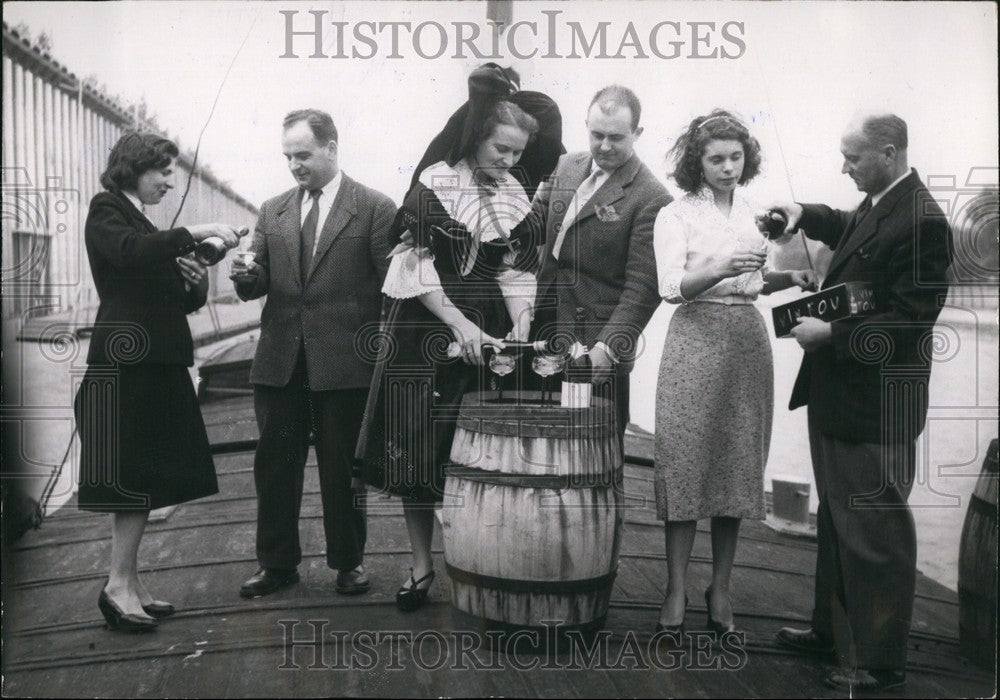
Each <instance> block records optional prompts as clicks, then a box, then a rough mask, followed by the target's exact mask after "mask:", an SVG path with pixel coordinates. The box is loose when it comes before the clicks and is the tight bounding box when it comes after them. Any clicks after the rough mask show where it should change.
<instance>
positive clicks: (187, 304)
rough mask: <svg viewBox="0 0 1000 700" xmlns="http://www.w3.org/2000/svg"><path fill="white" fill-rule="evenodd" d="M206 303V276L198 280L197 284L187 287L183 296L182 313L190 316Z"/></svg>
mask: <svg viewBox="0 0 1000 700" xmlns="http://www.w3.org/2000/svg"><path fill="white" fill-rule="evenodd" d="M207 301H208V275H205V276H204V277H202V278H201V280H199V282H198V284H196V285H194V286H193V287H189V288H188V289H187V290H186V292H185V294H184V313H186V314H190V313H193V312H195V311H197V310H198V309H200V308H201V307H203V306H204V305H205V303H206V302H207Z"/></svg>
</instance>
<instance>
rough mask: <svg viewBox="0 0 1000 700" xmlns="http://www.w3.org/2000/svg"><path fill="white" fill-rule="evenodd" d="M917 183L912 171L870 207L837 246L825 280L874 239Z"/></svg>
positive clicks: (917, 180)
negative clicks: (884, 221) (900, 201)
mask: <svg viewBox="0 0 1000 700" xmlns="http://www.w3.org/2000/svg"><path fill="white" fill-rule="evenodd" d="M919 183H920V180H919V178H917V172H916V171H915V170H914V171H912V172H911V173H910V176H909V177H907V178H906V179H904V180H903V181H901V182H900V183H899V184H898V185H896V186H895V187H893V188H892V189H891V190H889V191H888V192H887V193H886V194H885V196H884V197H882V199H880V200H879V202H878V204H876V205H875V206H874V207H872V209H871V211H869V212H868V215H867V216H865V218H864V219H862V220H861V223H859V224H858V225H857V228H855V229H854V230H853V231H851V233H850V234H849V235H848V237H847V240H845V241H844V242H843V243H842V244H841V245H839V246H837V251H836V253H834V256H833V259H832V260H831V261H830V267H829V269H828V270H827V273H826V276H827V279H829V278H831V277H833V276H834V275H836V273H838V272H839V271H840V268H842V267H843V266H844V264H845V263H846V262H847V261H848V260H849V259H850V257H851V254H852V253H854V251H856V250H857V249H858V248H860V247H861V246H863V245H865V244H866V243H868V242H869V241H870V240H871V239H872V238H874V237H875V235H876V234H877V233H878V229H879V223H880V222H881V221H882V219H884V218H885V217H887V216H889V214H891V213H892V211H893V209H895V208H896V204H897V203H898V202H899V200H900V199H902V198H903V197H904V196H906V195H908V194H909V193H910V192H912V191H913V189H914V188H915V187H916V186H917V185H918V184H919ZM854 215H855V216H857V211H855V212H854ZM852 222H853V219H852Z"/></svg>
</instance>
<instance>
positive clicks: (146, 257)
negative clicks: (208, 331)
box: [84, 192, 208, 366]
mask: <svg viewBox="0 0 1000 700" xmlns="http://www.w3.org/2000/svg"><path fill="white" fill-rule="evenodd" d="M84 236H85V240H86V244H87V257H88V258H89V259H90V269H91V271H92V272H93V276H94V284H95V286H96V287H97V294H98V296H99V297H100V299H101V304H100V307H99V308H98V309H97V319H96V322H95V324H94V325H95V328H94V335H93V337H92V338H91V340H90V350H89V351H88V353H87V362H88V363H90V364H92V365H98V364H105V365H106V364H114V363H117V362H122V363H125V364H137V363H155V364H181V365H187V366H190V365H192V364H194V353H193V349H192V343H191V329H190V328H189V327H188V322H187V318H186V316H187V314H189V313H191V312H192V311H195V310H196V309H199V308H201V307H202V306H203V305H204V304H205V301H206V299H207V298H208V278H207V277H205V278H204V279H202V281H201V283H199V284H198V285H197V286H196V287H192V288H191V289H189V290H188V289H186V288H185V285H184V278H183V277H182V276H181V269H180V266H179V265H178V264H177V261H176V260H175V258H177V257H179V256H182V255H186V254H187V253H189V252H191V251H192V250H194V239H193V238H192V237H191V234H190V232H188V230H187V229H186V228H175V229H170V230H169V231H157V230H156V227H155V226H154V225H153V224H152V223H150V221H149V220H148V219H147V218H146V217H145V216H143V214H142V213H141V212H140V211H139V210H138V209H136V208H135V206H134V205H133V204H132V202H130V201H129V200H128V198H127V197H125V195H123V194H116V193H111V192H101V193H100V194H98V195H95V196H94V198H93V199H92V200H91V202H90V211H89V212H88V214H87V223H86V226H85V229H84Z"/></svg>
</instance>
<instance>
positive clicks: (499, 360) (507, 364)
mask: <svg viewBox="0 0 1000 700" xmlns="http://www.w3.org/2000/svg"><path fill="white" fill-rule="evenodd" d="M517 357H518V355H517V354H514V353H506V352H502V351H496V352H494V353H493V355H492V356H491V357H490V361H489V367H490V371H491V372H493V374H495V375H497V389H498V392H499V393H498V394H497V403H503V378H504V377H506V376H507V375H508V374H510V373H511V372H513V371H514V367H515V366H516V365H517Z"/></svg>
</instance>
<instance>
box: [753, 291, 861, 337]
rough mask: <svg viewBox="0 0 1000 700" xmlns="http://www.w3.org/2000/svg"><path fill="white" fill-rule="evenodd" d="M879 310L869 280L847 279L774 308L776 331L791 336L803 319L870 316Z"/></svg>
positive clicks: (779, 335) (828, 319) (830, 319)
mask: <svg viewBox="0 0 1000 700" xmlns="http://www.w3.org/2000/svg"><path fill="white" fill-rule="evenodd" d="M876 311H878V309H877V308H876V304H875V292H874V290H873V289H872V286H871V285H870V284H868V283H867V282H845V283H843V284H838V285H836V286H834V287H830V288H829V289H824V290H823V291H821V292H817V293H815V294H810V295H809V296H807V297H802V298H801V299H796V300H795V301H793V302H790V303H788V304H782V305H781V306H775V307H774V308H773V309H772V310H771V314H772V316H773V318H774V334H775V335H776V336H778V337H779V338H787V337H788V336H790V335H791V334H792V328H794V327H795V325H796V324H797V323H798V322H799V319H800V318H804V317H806V316H811V317H813V318H818V319H820V320H821V321H838V320H840V319H842V318H849V317H851V316H867V315H869V314H872V313H874V312H876Z"/></svg>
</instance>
